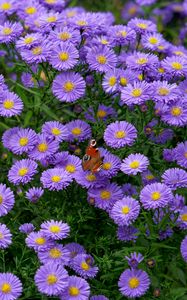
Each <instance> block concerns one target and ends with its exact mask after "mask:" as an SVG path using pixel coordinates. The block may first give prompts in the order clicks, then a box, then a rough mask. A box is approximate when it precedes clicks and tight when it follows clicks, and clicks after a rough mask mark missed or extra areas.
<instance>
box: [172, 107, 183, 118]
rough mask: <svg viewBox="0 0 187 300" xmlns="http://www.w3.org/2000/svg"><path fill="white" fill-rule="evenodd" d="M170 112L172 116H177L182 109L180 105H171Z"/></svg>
mask: <svg viewBox="0 0 187 300" xmlns="http://www.w3.org/2000/svg"><path fill="white" fill-rule="evenodd" d="M171 114H172V116H176V117H178V116H180V115H181V114H182V110H181V108H180V107H177V106H175V107H172V109H171Z"/></svg>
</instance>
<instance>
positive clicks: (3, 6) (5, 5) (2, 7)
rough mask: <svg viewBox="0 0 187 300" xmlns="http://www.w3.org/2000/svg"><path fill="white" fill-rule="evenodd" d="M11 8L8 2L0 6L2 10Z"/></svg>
mask: <svg viewBox="0 0 187 300" xmlns="http://www.w3.org/2000/svg"><path fill="white" fill-rule="evenodd" d="M11 7H12V4H11V3H9V2H4V3H2V4H1V9H2V10H9V9H10V8H11Z"/></svg>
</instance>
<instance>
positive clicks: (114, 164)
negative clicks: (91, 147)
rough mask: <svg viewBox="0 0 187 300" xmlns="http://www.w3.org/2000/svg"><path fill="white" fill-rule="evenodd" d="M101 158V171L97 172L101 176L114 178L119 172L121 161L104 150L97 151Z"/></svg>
mask: <svg viewBox="0 0 187 300" xmlns="http://www.w3.org/2000/svg"><path fill="white" fill-rule="evenodd" d="M99 150H100V153H101V157H103V165H102V169H101V170H100V171H99V173H100V174H101V176H106V177H108V178H111V177H114V176H115V175H116V174H117V173H118V171H119V170H120V166H121V160H120V158H119V157H118V156H117V155H114V154H112V153H110V152H109V151H107V150H106V149H103V148H101V149H99Z"/></svg>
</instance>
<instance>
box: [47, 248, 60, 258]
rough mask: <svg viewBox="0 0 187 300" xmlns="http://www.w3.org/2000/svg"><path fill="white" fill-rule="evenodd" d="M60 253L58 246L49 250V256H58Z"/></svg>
mask: <svg viewBox="0 0 187 300" xmlns="http://www.w3.org/2000/svg"><path fill="white" fill-rule="evenodd" d="M61 255H62V253H61V251H60V250H59V249H58V248H53V249H51V250H50V251H49V256H50V257H52V258H59V257H61Z"/></svg>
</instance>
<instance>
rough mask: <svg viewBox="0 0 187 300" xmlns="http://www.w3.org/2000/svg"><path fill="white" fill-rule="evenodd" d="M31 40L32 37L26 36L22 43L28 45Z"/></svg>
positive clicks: (32, 39)
mask: <svg viewBox="0 0 187 300" xmlns="http://www.w3.org/2000/svg"><path fill="white" fill-rule="evenodd" d="M33 41H34V38H33V37H31V36H30V37H27V38H26V39H25V40H24V43H25V44H26V45H28V44H31V43H32V42H33Z"/></svg>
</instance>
